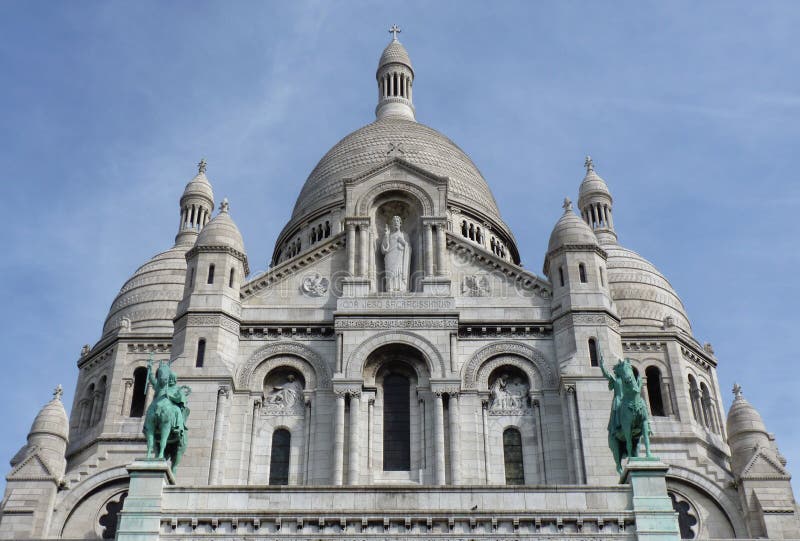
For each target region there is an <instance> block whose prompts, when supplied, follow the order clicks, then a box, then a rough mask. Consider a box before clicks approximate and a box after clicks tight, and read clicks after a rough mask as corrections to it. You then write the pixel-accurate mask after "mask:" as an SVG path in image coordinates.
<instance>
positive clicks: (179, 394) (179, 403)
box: [142, 355, 192, 473]
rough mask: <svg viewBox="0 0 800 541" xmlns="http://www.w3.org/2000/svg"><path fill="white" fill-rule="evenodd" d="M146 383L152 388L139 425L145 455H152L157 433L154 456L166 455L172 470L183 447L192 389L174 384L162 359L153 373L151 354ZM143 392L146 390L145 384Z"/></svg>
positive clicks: (172, 376)
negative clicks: (143, 416)
mask: <svg viewBox="0 0 800 541" xmlns="http://www.w3.org/2000/svg"><path fill="white" fill-rule="evenodd" d="M147 383H149V384H150V385H152V386H153V389H154V391H155V393H154V396H153V402H152V403H151V404H150V407H149V408H147V415H146V416H145V419H144V428H143V429H142V432H144V435H145V437H146V438H147V458H153V447H154V446H155V444H156V435H158V454H157V455H156V458H158V459H165V458H166V459H169V460H170V462H172V473H175V471H176V469H177V468H178V463H180V461H181V457H182V456H183V453H184V451H186V443H187V440H188V434H187V431H188V429H187V427H186V419H187V418H188V417H189V408H188V407H187V405H186V402H187V398H188V397H189V395H190V394H191V392H192V390H191V389H190V388H189V387H187V386H186V385H182V386H178V377H177V376H176V375H175V372H173V371H172V368H170V363H169V362H167V361H163V360H162V361H161V362H160V363H159V365H158V370H156V372H155V374H153V356H152V355H151V356H150V359H149V360H148V361H147ZM144 392H145V393H147V388H145V391H144Z"/></svg>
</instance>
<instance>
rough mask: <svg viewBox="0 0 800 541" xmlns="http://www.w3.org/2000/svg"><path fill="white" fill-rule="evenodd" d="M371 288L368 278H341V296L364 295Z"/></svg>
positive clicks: (367, 293)
mask: <svg viewBox="0 0 800 541" xmlns="http://www.w3.org/2000/svg"><path fill="white" fill-rule="evenodd" d="M370 289H372V283H371V282H370V280H369V278H359V277H348V278H345V279H344V280H342V296H343V297H366V296H367V295H369V293H370Z"/></svg>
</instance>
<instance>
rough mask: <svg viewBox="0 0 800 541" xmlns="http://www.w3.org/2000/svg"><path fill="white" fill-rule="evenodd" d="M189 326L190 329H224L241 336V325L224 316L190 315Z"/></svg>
mask: <svg viewBox="0 0 800 541" xmlns="http://www.w3.org/2000/svg"><path fill="white" fill-rule="evenodd" d="M187 325H188V326H190V327H222V328H223V329H226V330H229V331H232V332H235V333H236V334H239V323H238V322H237V321H236V320H233V319H231V318H229V317H227V316H224V315H222V314H215V315H202V314H190V315H189V319H188V321H187Z"/></svg>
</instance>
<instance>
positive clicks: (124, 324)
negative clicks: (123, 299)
mask: <svg viewBox="0 0 800 541" xmlns="http://www.w3.org/2000/svg"><path fill="white" fill-rule="evenodd" d="M130 330H131V320H130V318H128V317H127V316H123V317H122V318H121V319H120V320H119V332H121V333H123V332H130Z"/></svg>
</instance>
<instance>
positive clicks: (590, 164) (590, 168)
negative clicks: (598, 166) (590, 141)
mask: <svg viewBox="0 0 800 541" xmlns="http://www.w3.org/2000/svg"><path fill="white" fill-rule="evenodd" d="M583 166H584V167H585V168H586V172H587V173H588V172H589V171H594V162H593V161H592V157H591V156H589V155H587V156H586V161H584V162H583Z"/></svg>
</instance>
